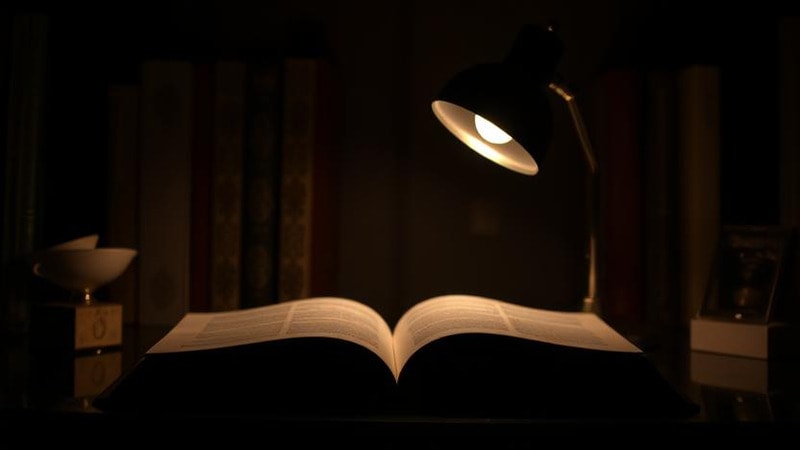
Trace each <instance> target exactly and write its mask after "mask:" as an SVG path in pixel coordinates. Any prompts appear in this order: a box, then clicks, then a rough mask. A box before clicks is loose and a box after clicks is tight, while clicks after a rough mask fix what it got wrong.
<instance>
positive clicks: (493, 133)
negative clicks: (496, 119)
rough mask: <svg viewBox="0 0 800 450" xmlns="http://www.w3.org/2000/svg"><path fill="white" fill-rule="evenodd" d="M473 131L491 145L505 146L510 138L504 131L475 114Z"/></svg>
mask: <svg viewBox="0 0 800 450" xmlns="http://www.w3.org/2000/svg"><path fill="white" fill-rule="evenodd" d="M475 129H477V130H478V134H480V135H481V137H482V138H483V139H484V140H486V141H487V142H490V143H492V144H505V143H507V142H509V141H510V140H511V136H509V135H508V134H507V133H506V132H505V131H503V130H501V129H500V128H499V127H498V126H497V125H495V124H493V123H492V122H489V121H488V120H486V119H484V118H483V117H481V116H479V115H477V114H475Z"/></svg>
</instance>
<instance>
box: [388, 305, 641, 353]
mask: <svg viewBox="0 0 800 450" xmlns="http://www.w3.org/2000/svg"><path fill="white" fill-rule="evenodd" d="M394 333H395V343H394V345H395V358H396V364H397V366H398V368H402V367H403V365H405V363H406V362H407V361H408V359H409V358H410V357H411V355H412V354H414V352H416V351H417V350H419V349H420V348H422V347H423V346H425V345H427V344H429V343H431V342H433V341H435V340H437V339H440V338H444V337H447V336H451V335H455V334H465V333H483V334H497V335H504V336H512V337H518V338H522V339H529V340H534V341H540V342H547V343H551V344H555V345H562V346H566V347H576V348H585V349H593V350H605V351H616V352H629V353H635V352H640V351H641V350H639V349H638V348H637V347H636V346H635V345H633V344H631V343H630V342H629V341H628V340H627V339H625V338H624V337H623V336H622V335H620V334H619V333H617V332H616V331H615V330H614V329H613V328H611V327H610V326H608V324H606V323H605V322H603V320H602V319H600V318H599V317H597V316H596V315H595V314H592V313H582V312H562V311H548V310H542V309H536V308H531V307H526V306H521V305H515V304H511V303H506V302H501V301H498V300H493V299H489V298H483V297H476V296H471V295H446V296H441V297H436V298H432V299H428V300H426V301H423V302H421V303H418V304H417V305H415V306H414V307H412V308H411V309H409V310H408V311H407V312H406V313H405V314H404V315H403V316H402V317H401V318H400V320H399V321H398V322H397V326H396V327H395V332H394Z"/></svg>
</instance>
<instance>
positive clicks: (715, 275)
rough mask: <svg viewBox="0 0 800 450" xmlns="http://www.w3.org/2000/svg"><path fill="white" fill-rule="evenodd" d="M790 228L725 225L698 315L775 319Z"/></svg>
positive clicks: (740, 318)
mask: <svg viewBox="0 0 800 450" xmlns="http://www.w3.org/2000/svg"><path fill="white" fill-rule="evenodd" d="M792 237H793V236H792V233H791V229H788V228H783V227H770V226H760V227H752V226H726V227H723V229H722V233H721V235H720V243H719V244H720V245H719V247H718V249H717V254H716V259H715V263H714V267H713V268H712V271H711V275H710V277H709V283H708V286H707V289H706V295H705V298H704V300H703V304H702V307H701V309H700V312H699V315H700V316H701V317H713V318H718V319H726V320H733V321H742V322H758V323H766V322H769V321H771V320H773V319H774V318H775V311H776V302H777V301H778V297H779V294H780V286H781V282H782V280H783V278H784V276H783V272H784V270H785V265H786V261H787V259H788V257H789V247H790V245H792Z"/></svg>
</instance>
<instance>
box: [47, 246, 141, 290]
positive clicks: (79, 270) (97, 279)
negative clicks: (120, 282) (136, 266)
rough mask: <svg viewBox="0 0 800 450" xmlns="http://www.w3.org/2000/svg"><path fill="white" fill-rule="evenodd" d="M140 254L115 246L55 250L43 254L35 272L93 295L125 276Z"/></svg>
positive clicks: (70, 288) (66, 287)
mask: <svg viewBox="0 0 800 450" xmlns="http://www.w3.org/2000/svg"><path fill="white" fill-rule="evenodd" d="M136 253H137V252H136V250H134V249H130V248H114V247H102V248H67V249H55V250H53V249H51V250H48V251H45V252H42V253H41V254H40V255H39V259H38V261H37V262H36V264H34V266H33V273H35V274H36V275H38V276H40V277H42V278H45V279H47V280H49V281H51V282H53V283H55V284H57V285H59V286H61V287H63V288H64V289H69V290H71V291H79V292H83V293H86V294H89V293H91V292H94V291H95V290H96V289H97V288H99V287H101V286H103V285H105V284H108V283H110V282H111V281H113V280H114V279H116V278H117V277H119V276H120V275H122V273H123V272H124V271H125V269H127V268H128V266H129V265H130V263H131V261H132V260H133V258H134V257H135V256H136Z"/></svg>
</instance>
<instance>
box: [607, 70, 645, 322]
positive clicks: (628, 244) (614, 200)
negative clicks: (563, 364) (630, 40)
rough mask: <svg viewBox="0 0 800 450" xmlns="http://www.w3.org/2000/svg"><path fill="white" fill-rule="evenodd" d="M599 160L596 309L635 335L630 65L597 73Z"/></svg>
mask: <svg viewBox="0 0 800 450" xmlns="http://www.w3.org/2000/svg"><path fill="white" fill-rule="evenodd" d="M601 86H602V88H603V89H604V94H603V95H604V96H605V111H604V112H603V118H602V120H603V125H602V126H603V127H604V128H605V130H604V134H603V135H604V139H605V142H604V145H603V146H602V147H601V148H602V151H603V152H604V155H603V156H604V162H605V164H603V166H602V172H601V181H600V185H601V188H600V189H601V196H602V204H603V207H602V209H601V211H602V216H601V217H602V225H601V229H602V230H603V241H604V248H605V251H604V252H603V259H602V261H603V262H604V264H603V266H604V267H605V269H604V270H605V283H604V286H605V288H604V290H603V291H601V292H603V294H602V295H601V299H600V302H601V313H602V315H603V317H604V318H606V319H607V320H608V321H609V322H610V323H612V324H614V325H615V326H617V327H619V328H620V329H623V330H625V331H626V332H627V333H628V334H630V333H640V332H642V330H641V328H642V325H643V323H642V322H643V317H644V300H645V299H644V272H643V263H644V259H643V255H644V249H643V230H644V220H643V217H644V213H643V198H642V187H643V184H642V141H641V116H642V92H641V91H642V76H641V73H640V72H639V71H638V70H635V69H624V68H623V69H613V70H609V71H608V72H606V73H605V74H604V75H603V78H602V81H601Z"/></svg>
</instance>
